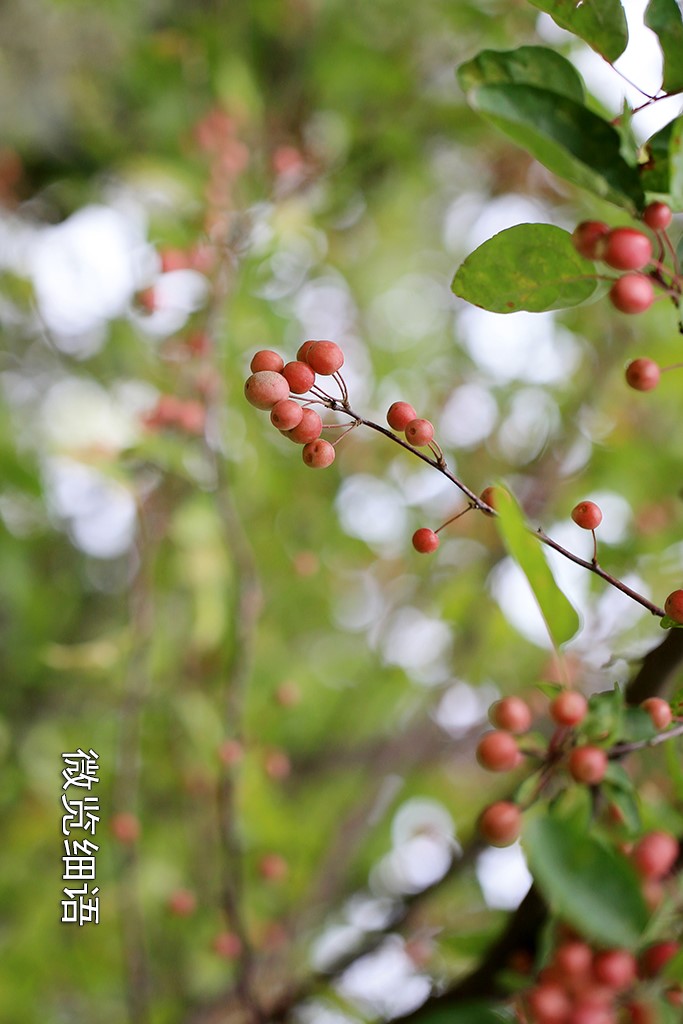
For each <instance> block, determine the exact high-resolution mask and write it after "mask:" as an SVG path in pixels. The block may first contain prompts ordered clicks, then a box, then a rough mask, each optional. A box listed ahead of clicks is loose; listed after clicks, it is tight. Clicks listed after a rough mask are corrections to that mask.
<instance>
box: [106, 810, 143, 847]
mask: <svg viewBox="0 0 683 1024" xmlns="http://www.w3.org/2000/svg"><path fill="white" fill-rule="evenodd" d="M109 827H110V829H111V834H112V835H113V837H114V839H116V841H117V842H119V843H121V845H122V846H132V845H133V843H136V842H137V841H138V839H139V838H140V822H139V820H138V818H137V816H136V815H135V814H132V813H131V812H130V811H120V812H119V813H118V814H113V815H112V817H111V820H110V822H109Z"/></svg>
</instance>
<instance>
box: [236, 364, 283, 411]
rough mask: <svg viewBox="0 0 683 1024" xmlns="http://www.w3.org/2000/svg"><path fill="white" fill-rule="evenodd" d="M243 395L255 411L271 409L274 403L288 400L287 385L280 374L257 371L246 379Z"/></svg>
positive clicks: (271, 371) (269, 371)
mask: <svg viewBox="0 0 683 1024" xmlns="http://www.w3.org/2000/svg"><path fill="white" fill-rule="evenodd" d="M244 394H245V397H246V399H247V401H248V402H249V403H250V405H254V406H256V408H257V409H272V408H273V406H274V405H275V403H276V402H281V401H282V399H283V398H289V384H288V383H287V381H286V380H285V378H284V377H283V376H282V374H281V373H276V372H275V371H274V370H259V371H258V372H257V373H252V375H251V377H248V378H247V382H246V384H245V385H244Z"/></svg>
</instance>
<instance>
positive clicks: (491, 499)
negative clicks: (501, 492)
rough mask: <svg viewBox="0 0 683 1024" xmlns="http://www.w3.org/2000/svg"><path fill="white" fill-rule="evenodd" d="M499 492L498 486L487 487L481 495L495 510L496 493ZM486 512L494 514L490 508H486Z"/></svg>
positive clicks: (485, 502) (486, 513) (486, 503)
mask: <svg viewBox="0 0 683 1024" xmlns="http://www.w3.org/2000/svg"><path fill="white" fill-rule="evenodd" d="M497 492H498V488H497V487H485V488H484V490H483V491H482V492H481V494H480V495H479V497H480V498H481V500H482V501H483V502H484V504H485V505H489V506H490V507H491V508H492V509H493V510H494V511H495V509H496V494H497ZM484 513H485V515H487V516H490V515H493V513H492V512H489V510H488V509H484Z"/></svg>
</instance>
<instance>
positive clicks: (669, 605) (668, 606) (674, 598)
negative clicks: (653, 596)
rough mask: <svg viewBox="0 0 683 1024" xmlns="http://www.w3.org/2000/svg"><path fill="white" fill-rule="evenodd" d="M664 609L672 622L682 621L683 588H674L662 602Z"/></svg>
mask: <svg viewBox="0 0 683 1024" xmlns="http://www.w3.org/2000/svg"><path fill="white" fill-rule="evenodd" d="M664 611H665V612H666V614H667V615H668V616H669V618H670V619H673V620H674V622H681V623H683V590H674V591H673V592H672V593H671V594H669V596H668V597H667V599H666V601H665V602H664Z"/></svg>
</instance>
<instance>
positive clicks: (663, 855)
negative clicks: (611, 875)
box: [631, 831, 678, 880]
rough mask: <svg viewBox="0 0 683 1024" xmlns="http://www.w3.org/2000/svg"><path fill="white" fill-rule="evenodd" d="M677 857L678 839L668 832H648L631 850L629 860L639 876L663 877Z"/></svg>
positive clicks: (656, 878)
mask: <svg viewBox="0 0 683 1024" xmlns="http://www.w3.org/2000/svg"><path fill="white" fill-rule="evenodd" d="M677 859H678V840H677V839H676V837H675V836H672V835H670V833H668V832H662V831H656V832H648V833H647V835H644V836H643V838H642V839H639V840H638V842H637V843H636V845H635V846H634V847H633V850H632V851H631V860H632V861H633V864H634V866H635V869H636V871H637V872H638V874H639V875H640V876H641V878H654V879H655V880H658V879H660V878H664V877H665V876H666V875H668V874H669V872H670V871H671V869H672V867H673V866H674V864H675V863H676V860H677Z"/></svg>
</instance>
